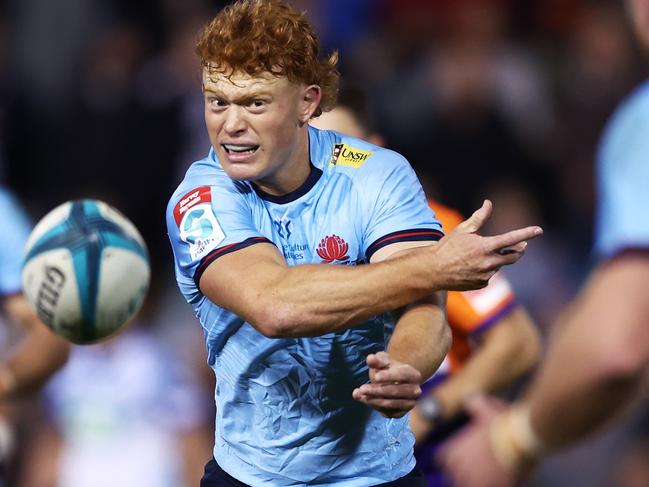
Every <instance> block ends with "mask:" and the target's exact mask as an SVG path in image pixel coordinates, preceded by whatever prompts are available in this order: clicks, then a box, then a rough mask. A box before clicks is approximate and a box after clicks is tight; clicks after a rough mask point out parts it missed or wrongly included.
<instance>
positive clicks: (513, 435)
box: [489, 405, 546, 471]
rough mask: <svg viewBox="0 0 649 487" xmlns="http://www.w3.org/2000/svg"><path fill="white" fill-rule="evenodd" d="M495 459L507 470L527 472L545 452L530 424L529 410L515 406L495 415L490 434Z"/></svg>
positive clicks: (522, 406)
mask: <svg viewBox="0 0 649 487" xmlns="http://www.w3.org/2000/svg"><path fill="white" fill-rule="evenodd" d="M489 433H490V434H489V439H490V442H491V450H492V452H493V454H494V457H496V459H497V460H498V461H499V462H500V463H501V465H503V466H504V467H505V468H507V469H508V470H512V471H521V470H527V469H528V468H530V467H531V466H532V465H534V464H535V463H536V462H537V461H538V460H539V458H541V456H543V454H544V453H545V451H546V448H545V446H544V445H543V442H542V441H541V439H540V438H539V437H538V435H537V434H536V432H535V431H534V429H533V428H532V424H531V422H530V409H529V407H527V406H525V405H516V406H513V407H511V408H510V409H508V410H507V411H506V412H505V413H503V414H502V415H500V416H498V417H497V418H496V419H494V420H493V421H492V423H491V427H490V431H489Z"/></svg>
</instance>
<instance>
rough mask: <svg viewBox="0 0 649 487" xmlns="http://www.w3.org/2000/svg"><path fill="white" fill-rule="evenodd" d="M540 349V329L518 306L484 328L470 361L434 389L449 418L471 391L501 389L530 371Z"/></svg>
mask: <svg viewBox="0 0 649 487" xmlns="http://www.w3.org/2000/svg"><path fill="white" fill-rule="evenodd" d="M540 353H541V352H540V340H539V335H538V332H537V331H536V329H535V327H534V325H533V323H532V322H531V320H530V318H529V317H528V315H527V313H526V312H525V310H524V309H522V308H520V307H519V308H516V309H514V310H513V311H512V312H511V313H510V314H508V315H507V316H506V317H505V318H503V319H502V320H500V321H499V322H498V323H496V324H495V325H494V326H493V327H492V328H491V329H490V330H488V331H487V332H485V334H484V336H483V339H482V341H481V343H480V345H479V347H478V348H477V350H476V351H475V352H474V353H473V354H472V355H471V358H470V359H469V361H468V362H467V363H466V364H465V365H464V366H463V367H462V368H461V369H460V370H459V371H458V372H456V373H454V374H453V375H452V376H451V377H449V378H448V379H447V380H446V381H444V382H442V383H441V384H440V385H439V386H437V387H436V388H435V389H434V390H433V391H431V393H433V394H434V395H435V397H436V398H437V399H438V400H439V401H440V403H441V405H442V410H443V412H444V416H445V417H446V418H450V417H452V416H454V415H455V414H457V413H459V412H460V411H461V410H462V407H463V405H464V403H465V401H466V399H467V397H469V396H471V395H472V394H475V393H492V392H496V391H499V390H501V389H502V388H503V387H506V386H508V385H509V384H511V383H512V382H513V381H515V380H516V379H518V378H519V377H521V376H522V375H523V374H524V373H526V372H528V371H529V370H530V369H531V368H532V367H533V366H534V365H536V363H537V361H538V359H539V356H540Z"/></svg>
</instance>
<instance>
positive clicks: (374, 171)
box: [359, 149, 444, 261]
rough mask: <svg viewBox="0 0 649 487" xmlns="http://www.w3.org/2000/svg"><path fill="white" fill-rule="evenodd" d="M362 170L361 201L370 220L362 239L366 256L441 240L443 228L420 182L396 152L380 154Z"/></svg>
mask: <svg viewBox="0 0 649 487" xmlns="http://www.w3.org/2000/svg"><path fill="white" fill-rule="evenodd" d="M376 157H377V159H378V160H376V161H374V164H369V161H368V163H366V164H365V165H364V167H363V169H364V174H362V181H360V182H359V184H362V185H363V191H362V193H361V194H362V197H363V199H364V203H365V205H366V212H367V214H368V215H370V217H369V221H368V222H367V225H366V228H365V234H364V236H363V239H364V242H365V256H366V259H367V260H368V261H369V259H370V258H371V257H372V255H374V253H375V252H376V251H377V250H379V249H381V248H383V247H385V246H387V245H391V244H393V243H397V242H407V241H424V240H431V241H435V240H439V239H440V238H441V237H443V236H444V233H443V231H442V226H441V224H440V223H439V221H438V220H437V218H436V217H435V213H434V212H433V210H431V209H430V207H429V206H428V204H427V201H426V197H425V196H424V191H423V189H422V187H421V184H420V182H419V179H418V178H417V176H416V174H415V172H414V171H413V169H412V168H411V167H410V164H409V163H408V161H406V160H405V159H404V158H403V157H402V156H400V155H399V154H397V153H396V152H392V151H388V150H385V149H383V150H381V151H377V154H376Z"/></svg>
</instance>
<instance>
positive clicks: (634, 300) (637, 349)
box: [527, 258, 649, 449]
mask: <svg viewBox="0 0 649 487" xmlns="http://www.w3.org/2000/svg"><path fill="white" fill-rule="evenodd" d="M648 278H649V262H648V261H647V259H646V258H640V259H634V258H623V259H621V260H618V261H614V262H612V263H608V264H607V265H605V266H603V267H602V268H600V269H599V270H598V271H597V272H595V273H594V274H593V277H592V278H591V279H590V283H589V285H588V286H587V287H586V289H585V290H584V291H583V293H582V295H581V296H580V298H579V300H578V301H577V302H576V304H575V305H574V307H573V312H572V313H570V315H569V316H568V317H567V321H566V323H565V328H563V329H562V330H560V332H559V334H558V335H557V336H556V337H555V338H554V339H553V341H552V343H551V344H550V347H549V351H548V356H547V358H546V360H545V361H544V367H543V368H542V370H541V373H540V374H539V375H538V378H537V380H536V381H535V382H534V383H533V384H532V387H531V388H530V392H529V394H528V397H527V403H528V405H529V407H530V410H531V412H530V414H531V426H532V429H533V430H534V431H535V432H536V433H537V435H538V436H539V438H540V440H541V442H542V443H543V444H545V445H546V446H547V447H548V448H550V449H556V448H559V447H561V446H563V445H566V444H568V443H572V442H573V441H575V440H577V439H579V438H582V437H584V436H586V435H588V434H589V433H591V432H593V431H595V430H596V429H597V428H598V427H599V426H600V425H602V424H603V423H605V422H606V420H608V419H609V418H612V417H613V416H615V415H616V414H617V413H619V412H620V411H621V410H622V409H623V408H624V406H625V405H626V404H627V403H629V402H630V401H631V400H632V398H633V397H634V395H635V393H636V391H637V388H638V385H639V382H640V381H641V380H642V377H643V376H644V372H645V371H646V369H647V367H648V365H649V326H648V324H649V322H648V321H647V320H648V318H647V317H648V316H649V302H648V301H647V299H646V283H647V279H648Z"/></svg>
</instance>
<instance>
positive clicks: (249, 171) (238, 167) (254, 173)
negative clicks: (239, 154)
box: [221, 163, 262, 181]
mask: <svg viewBox="0 0 649 487" xmlns="http://www.w3.org/2000/svg"><path fill="white" fill-rule="evenodd" d="M221 166H222V167H223V170H224V171H225V173H226V174H227V175H228V176H229V177H230V179H234V180H235V181H256V180H257V179H259V178H261V177H262V175H261V171H260V170H258V168H256V167H255V165H254V164H232V163H226V164H223V163H221Z"/></svg>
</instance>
